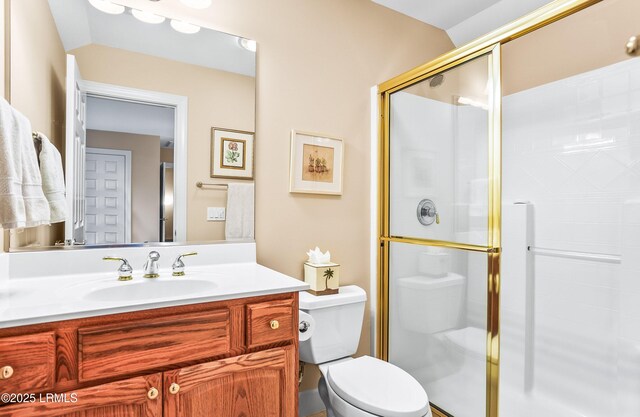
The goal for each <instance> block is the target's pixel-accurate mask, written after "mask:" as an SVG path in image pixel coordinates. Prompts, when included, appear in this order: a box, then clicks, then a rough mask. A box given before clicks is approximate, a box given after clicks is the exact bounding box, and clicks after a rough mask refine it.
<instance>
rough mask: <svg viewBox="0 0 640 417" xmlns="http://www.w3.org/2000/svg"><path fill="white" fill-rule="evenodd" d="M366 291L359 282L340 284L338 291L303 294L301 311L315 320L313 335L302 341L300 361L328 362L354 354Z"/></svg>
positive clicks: (358, 340)
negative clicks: (357, 283)
mask: <svg viewBox="0 0 640 417" xmlns="http://www.w3.org/2000/svg"><path fill="white" fill-rule="evenodd" d="M366 301H367V294H366V293H365V291H364V290H363V289H362V288H360V287H357V286H355V285H348V286H344V287H340V292H339V293H338V294H332V295H322V296H315V295H312V294H309V293H308V292H301V293H300V310H302V311H304V312H305V313H307V314H309V315H311V317H312V318H313V320H314V322H315V323H314V327H313V333H312V334H311V338H309V339H308V340H306V341H303V342H300V360H301V361H304V362H307V363H316V364H318V363H324V362H329V361H333V360H336V359H340V358H344V357H347V356H351V355H353V354H354V353H355V352H356V350H357V349H358V343H359V342H360V332H361V331H362V319H363V317H364V304H365V302H366Z"/></svg>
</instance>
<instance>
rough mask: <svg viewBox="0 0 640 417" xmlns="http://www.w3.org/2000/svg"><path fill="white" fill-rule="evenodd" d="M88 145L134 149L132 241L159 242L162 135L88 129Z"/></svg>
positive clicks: (132, 162)
mask: <svg viewBox="0 0 640 417" xmlns="http://www.w3.org/2000/svg"><path fill="white" fill-rule="evenodd" d="M87 146H88V147H90V148H104V149H120V150H124V151H131V207H132V210H131V241H132V242H146V241H158V240H159V239H158V238H159V236H158V231H159V227H160V226H159V220H160V137H158V136H149V135H136V134H132V133H120V132H107V131H102V130H87Z"/></svg>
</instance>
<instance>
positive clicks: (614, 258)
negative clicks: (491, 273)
mask: <svg viewBox="0 0 640 417" xmlns="http://www.w3.org/2000/svg"><path fill="white" fill-rule="evenodd" d="M527 250H528V251H529V252H531V253H535V254H537V255H543V256H555V257H558V258H569V259H581V260H585V261H595V262H605V263H609V264H620V263H622V256H620V255H611V254H608V253H590V252H576V251H568V250H560V249H547V248H536V247H534V246H527Z"/></svg>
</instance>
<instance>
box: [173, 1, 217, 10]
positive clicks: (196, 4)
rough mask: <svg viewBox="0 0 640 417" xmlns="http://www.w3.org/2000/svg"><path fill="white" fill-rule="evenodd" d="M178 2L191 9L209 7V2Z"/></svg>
mask: <svg viewBox="0 0 640 417" xmlns="http://www.w3.org/2000/svg"><path fill="white" fill-rule="evenodd" d="M180 2H181V3H182V4H184V5H185V6H188V7H191V8H193V9H206V8H207V7H209V6H211V0H180Z"/></svg>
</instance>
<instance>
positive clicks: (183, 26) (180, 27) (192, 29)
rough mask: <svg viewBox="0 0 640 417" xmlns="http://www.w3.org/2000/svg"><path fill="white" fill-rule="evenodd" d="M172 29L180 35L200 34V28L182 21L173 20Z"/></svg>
mask: <svg viewBox="0 0 640 417" xmlns="http://www.w3.org/2000/svg"><path fill="white" fill-rule="evenodd" d="M171 27H172V28H174V29H175V30H177V31H178V32H180V33H186V34H189V35H191V34H193V33H198V32H200V26H197V25H194V24H191V23H187V22H183V21H182V20H171Z"/></svg>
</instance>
